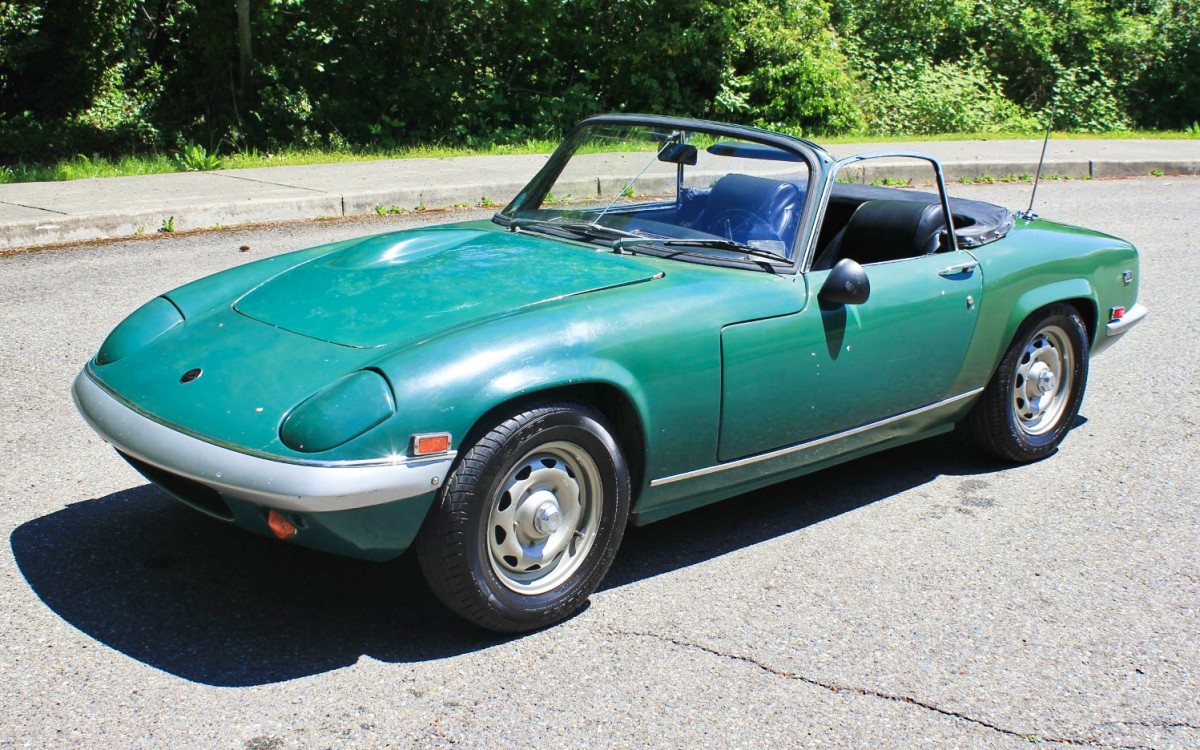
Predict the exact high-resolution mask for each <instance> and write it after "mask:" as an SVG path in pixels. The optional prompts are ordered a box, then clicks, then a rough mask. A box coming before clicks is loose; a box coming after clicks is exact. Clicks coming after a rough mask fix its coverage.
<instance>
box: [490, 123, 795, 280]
mask: <svg viewBox="0 0 1200 750" xmlns="http://www.w3.org/2000/svg"><path fill="white" fill-rule="evenodd" d="M809 175H810V169H809V165H808V163H807V161H805V160H804V158H803V157H801V156H799V155H797V154H794V153H792V152H790V151H786V150H784V149H782V148H779V147H778V146H775V145H771V144H769V143H760V142H756V141H753V140H748V139H743V138H738V137H731V136H727V135H723V134H718V133H710V132H701V131H689V130H684V129H679V128H674V127H668V126H659V125H646V124H630V123H598V124H593V125H590V126H587V127H584V128H582V129H580V130H578V131H576V132H575V133H574V134H573V136H572V137H571V139H570V140H569V141H568V142H567V143H565V144H564V146H563V147H562V148H561V149H560V151H559V152H557V153H556V154H555V156H554V157H553V158H552V160H551V162H550V164H548V165H547V168H546V169H545V170H543V172H542V174H539V175H538V177H536V178H535V179H534V181H533V182H531V183H530V185H529V186H528V187H526V189H525V190H524V191H522V193H521V194H520V195H519V196H518V197H517V199H516V200H514V201H513V203H512V204H511V205H509V206H508V208H506V209H505V210H504V212H503V213H502V214H501V217H502V218H503V219H505V220H507V221H509V222H511V224H512V225H513V226H516V227H518V228H522V229H528V230H531V231H540V232H544V233H547V234H557V235H560V236H565V237H571V238H573V239H585V240H589V241H595V242H604V243H606V244H611V245H612V246H613V247H614V248H618V249H626V250H630V251H644V250H647V249H658V250H660V251H665V250H668V249H669V250H670V252H671V253H672V254H684V255H688V256H697V255H700V256H704V257H710V258H711V257H730V258H741V259H748V258H751V257H753V258H757V259H759V261H760V262H761V261H762V259H768V260H770V261H771V262H773V263H788V262H790V259H791V258H793V257H794V255H793V254H794V253H795V252H796V249H797V248H796V247H795V245H796V235H797V233H798V230H799V228H800V216H801V214H802V213H803V209H804V201H805V196H806V194H807V192H808V183H809Z"/></svg>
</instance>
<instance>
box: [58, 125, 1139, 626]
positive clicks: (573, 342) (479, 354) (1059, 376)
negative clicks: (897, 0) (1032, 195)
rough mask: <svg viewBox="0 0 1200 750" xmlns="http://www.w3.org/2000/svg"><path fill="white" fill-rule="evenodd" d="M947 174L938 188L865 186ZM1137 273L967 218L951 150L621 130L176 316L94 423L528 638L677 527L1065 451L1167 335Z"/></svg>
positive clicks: (108, 366)
mask: <svg viewBox="0 0 1200 750" xmlns="http://www.w3.org/2000/svg"><path fill="white" fill-rule="evenodd" d="M877 156H888V157H891V158H896V157H910V158H914V159H923V160H924V161H925V166H926V167H928V168H929V169H930V174H931V177H932V178H933V179H932V180H931V182H936V184H937V186H938V189H937V192H930V193H924V192H916V191H912V190H903V189H892V188H880V187H871V186H867V185H859V184H851V183H847V182H842V181H839V179H838V177H839V174H841V176H842V179H845V178H846V176H847V175H849V174H853V170H849V171H847V170H845V168H846V167H853V166H854V165H857V164H859V163H860V162H861V161H862V160H864V159H869V158H874V157H877ZM1137 285H1138V256H1137V251H1136V250H1135V249H1134V248H1133V247H1132V246H1131V245H1130V244H1129V243H1127V242H1124V241H1122V240H1119V239H1116V238H1114V237H1110V236H1107V235H1104V234H1100V233H1097V232H1093V231H1089V230H1086V229H1080V228H1077V227H1070V226H1064V225H1061V224H1055V223H1052V222H1049V221H1045V220H1042V219H1038V218H1036V217H1035V216H1034V215H1033V214H1031V213H1025V214H1022V215H1017V216H1014V215H1013V214H1012V213H1010V212H1009V211H1007V210H1005V209H1003V208H1000V207H998V206H994V205H991V204H988V203H982V202H979V201H970V200H958V199H951V198H949V197H948V196H947V194H946V188H945V184H944V179H943V177H942V172H941V167H940V165H939V164H938V163H937V161H936V160H935V159H933V158H931V157H928V156H923V155H920V154H869V155H865V156H860V157H854V158H851V159H845V160H842V161H835V160H834V159H833V158H832V157H831V156H830V155H829V154H828V153H827V152H826V151H825V150H823V149H822V148H820V147H819V146H817V145H815V144H813V143H810V142H808V141H805V140H801V139H798V138H792V137H789V136H784V135H780V134H776V133H771V132H768V131H764V130H758V129H755V128H747V127H738V126H732V125H722V124H718V123H711V122H703V121H697V120H689V119H678V118H667V117H651V116H636V115H608V116H602V117H594V118H591V119H588V120H585V121H584V122H583V123H581V124H580V125H579V126H577V127H576V128H575V129H574V130H572V131H571V132H570V133H569V134H568V136H567V137H566V139H565V140H564V142H563V144H562V145H561V146H560V147H559V148H558V150H557V151H555V153H554V154H553V155H552V156H551V157H550V158H549V160H548V162H547V163H546V165H545V167H544V168H543V169H542V170H541V171H540V172H539V173H538V174H537V176H535V177H534V178H533V180H532V181H531V182H530V183H529V184H528V185H527V186H526V187H525V188H524V189H523V190H522V191H521V192H520V194H519V195H517V197H516V198H515V199H514V200H513V202H512V203H511V204H509V205H508V206H507V207H506V208H505V209H504V210H503V211H501V212H500V213H497V214H496V215H495V217H494V218H493V219H492V220H491V221H477V222H467V223H459V224H450V225H444V226H435V227H429V228H425V229H416V230H408V231H400V232H391V233H387V234H380V235H376V236H373V237H366V238H362V239H356V240H350V241H346V242H339V243H336V244H332V245H326V246H323V247H316V248H312V249H308V250H301V251H299V252H294V253H290V254H287V255H281V256H278V257H274V258H269V259H266V260H260V261H258V262H254V263H249V264H246V265H243V266H240V267H238V268H233V269H231V270H228V271H225V272H223V273H219V274H216V275H214V276H210V277H208V278H204V279H200V280H199V281H195V282H193V283H190V284H188V285H186V286H183V287H180V288H179V289H176V290H174V291H172V292H168V293H166V294H164V295H162V296H160V297H156V298H155V299H153V300H151V301H149V302H148V303H146V304H145V305H143V306H142V307H140V308H139V309H137V310H136V311H134V312H133V313H132V314H131V315H130V316H129V317H128V318H126V319H125V320H124V321H123V322H122V323H121V324H120V325H119V326H117V328H116V329H115V330H113V332H112V333H111V334H110V335H109V336H108V338H107V339H106V340H105V341H104V343H103V344H102V345H101V347H100V350H99V352H98V353H97V354H96V356H95V358H94V359H92V360H91V361H90V362H88V363H87V365H86V367H84V369H83V372H82V373H80V375H79V377H78V378H77V379H76V381H75V384H74V397H75V401H76V403H77V405H78V408H79V411H80V412H81V413H82V414H83V416H84V418H85V419H86V420H87V421H88V423H89V424H90V425H91V426H92V427H93V428H94V429H95V430H96V431H97V432H99V433H100V435H101V436H102V437H103V438H104V439H105V440H107V441H108V442H110V443H111V444H112V445H113V446H114V447H115V448H116V449H117V451H119V452H120V454H121V455H122V456H123V457H124V458H125V459H126V460H128V461H129V463H130V464H132V465H133V466H134V467H135V468H136V469H137V470H138V471H140V472H141V473H142V474H143V475H145V476H146V477H147V478H148V479H149V480H150V481H152V482H154V483H155V484H157V485H158V486H160V487H161V488H163V489H164V490H166V491H167V492H168V493H170V494H171V495H173V496H174V497H176V498H178V499H179V500H181V501H182V502H184V503H186V504H187V505H189V506H191V507H193V508H195V509H197V510H199V511H201V512H203V513H206V514H208V515H210V516H213V517H215V518H218V519H221V520H223V521H227V522H229V523H233V524H237V525H238V526H242V527H244V528H247V529H250V530H253V531H257V532H259V533H262V534H267V535H272V536H274V537H277V538H279V539H281V540H285V541H286V542H287V543H291V544H300V545H305V546H308V547H312V548H315V549H321V550H326V551H329V552H335V553H339V554H344V555H352V556H355V557H361V558H367V559H372V560H384V559H389V558H393V557H395V556H397V555H399V554H400V553H401V552H403V551H404V550H405V549H406V548H408V547H409V546H410V545H414V544H415V545H416V552H417V556H418V559H419V561H420V565H421V568H422V570H423V571H424V573H425V576H426V578H427V579H428V581H429V584H430V586H431V587H432V589H433V590H434V592H435V593H436V594H437V595H438V597H439V598H440V599H441V600H442V601H443V602H445V604H446V605H447V606H448V607H450V608H451V609H453V610H454V611H455V612H457V613H459V614H460V615H462V616H463V617H465V618H467V619H469V620H471V621H473V622H475V623H477V624H479V625H482V626H484V627H487V628H491V629H494V630H498V631H520V630H528V629H531V628H536V627H540V626H544V625H546V624H549V623H552V622H555V621H557V620H560V619H562V618H563V617H566V616H567V615H569V614H570V613H571V612H573V611H575V610H576V609H577V608H578V607H580V606H581V605H582V603H583V602H584V601H585V600H586V598H587V597H588V595H589V594H590V593H591V592H592V591H594V590H595V588H596V587H597V585H598V584H599V583H600V581H601V579H602V578H603V577H604V575H605V573H606V571H607V570H608V567H609V564H610V563H611V562H612V560H613V556H614V555H615V554H616V552H617V547H618V545H619V544H620V541H621V537H622V533H623V531H624V528H625V524H626V523H627V521H632V522H633V523H637V524H643V523H648V522H650V521H655V520H657V519H660V518H664V517H666V516H670V515H672V514H675V513H679V512H681V511H684V510H687V509H689V508H694V507H696V506H698V505H703V504H705V503H711V502H714V501H716V500H721V499H723V498H728V497H731V496H733V495H736V494H739V493H743V492H746V491H748V490H751V489H754V488H756V487H761V486H763V485H766V484H769V483H772V482H778V481H781V480H784V479H789V478H791V477H795V476H798V475H800V474H803V473H805V472H811V471H814V470H816V469H820V468H822V467H825V466H829V465H831V464H834V463H837V462H840V461H846V460H849V459H852V458H855V457H858V456H862V455H864V454H866V453H869V452H872V451H878V450H882V449H885V448H888V447H891V446H895V445H899V444H901V443H905V442H909V441H913V440H918V439H921V438H924V437H928V436H931V435H936V434H938V433H942V432H945V431H947V430H951V429H953V428H954V427H955V426H956V425H960V426H961V427H962V428H963V429H964V430H965V431H966V432H967V433H968V434H969V435H971V436H972V437H973V438H974V440H975V441H976V442H977V443H978V444H979V446H980V447H981V448H982V449H984V450H986V451H990V452H991V453H994V454H996V455H998V456H1001V457H1003V458H1005V459H1008V460H1011V461H1034V460H1037V459H1040V458H1043V457H1045V456H1047V455H1049V454H1051V453H1052V452H1054V450H1055V448H1056V447H1057V445H1058V444H1059V442H1060V441H1061V440H1062V439H1063V437H1064V436H1065V435H1066V433H1067V431H1068V430H1069V429H1070V428H1071V426H1072V423H1073V422H1074V420H1075V417H1076V413H1077V411H1078V409H1079V403H1080V400H1081V399H1082V398H1083V393H1084V386H1085V383H1086V381H1087V374H1088V362H1089V358H1090V357H1091V356H1092V355H1093V354H1096V353H1097V352H1099V351H1101V350H1103V349H1104V348H1105V347H1107V346H1109V345H1110V344H1112V343H1113V342H1114V341H1115V340H1116V338H1117V337H1119V336H1120V335H1121V334H1123V333H1125V332H1126V331H1127V330H1128V329H1129V328H1130V327H1131V326H1133V325H1134V324H1135V323H1137V322H1138V321H1139V320H1140V319H1141V318H1142V317H1143V316H1144V315H1145V314H1146V310H1145V308H1143V307H1142V306H1141V305H1139V304H1137V288H1138V286H1137Z"/></svg>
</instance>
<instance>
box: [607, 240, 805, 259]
mask: <svg viewBox="0 0 1200 750" xmlns="http://www.w3.org/2000/svg"><path fill="white" fill-rule="evenodd" d="M638 245H664V246H666V247H679V246H682V247H714V248H717V249H718V250H730V251H733V252H735V253H745V254H746V255H754V256H757V257H759V258H767V259H769V260H774V261H778V262H780V263H786V264H788V265H791V264H792V259H791V258H789V257H787V256H786V255H782V254H780V253H777V252H774V251H773V250H764V249H762V248H761V247H753V246H751V245H745V244H742V243H741V242H735V241H734V240H726V239H720V238H716V237H714V238H697V239H691V240H689V239H665V240H660V239H655V238H652V237H635V238H630V239H618V240H613V243H612V247H613V250H616V251H618V252H619V251H621V250H623V249H624V248H627V247H636V246H638Z"/></svg>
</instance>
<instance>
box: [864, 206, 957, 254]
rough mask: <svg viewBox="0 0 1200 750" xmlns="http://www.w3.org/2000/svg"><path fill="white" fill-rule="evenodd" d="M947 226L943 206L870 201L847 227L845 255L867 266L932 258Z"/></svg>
mask: <svg viewBox="0 0 1200 750" xmlns="http://www.w3.org/2000/svg"><path fill="white" fill-rule="evenodd" d="M945 227H946V219H945V214H944V213H943V211H942V206H941V204H940V203H919V202H916V201H906V200H898V201H897V200H879V201H867V202H866V203H863V204H862V205H860V206H859V207H858V208H857V209H855V211H854V213H853V214H852V215H851V216H850V221H849V222H848V223H847V224H846V232H845V237H844V238H843V239H842V252H841V256H842V257H844V258H853V259H854V260H856V261H858V262H859V263H864V264H865V263H878V262H880V261H885V260H898V259H900V258H915V257H917V256H921V255H928V254H930V253H932V252H936V251H937V248H938V232H940V231H941V230H942V229H944V228H945Z"/></svg>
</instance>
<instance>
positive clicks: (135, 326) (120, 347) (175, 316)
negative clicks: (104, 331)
mask: <svg viewBox="0 0 1200 750" xmlns="http://www.w3.org/2000/svg"><path fill="white" fill-rule="evenodd" d="M182 324H183V315H181V314H180V313H179V310H177V309H176V308H175V305H173V304H171V303H170V301H168V300H167V299H166V298H165V297H155V298H154V299H152V300H150V301H149V302H147V303H146V304H144V305H142V306H141V307H139V308H138V309H136V310H134V311H133V312H132V313H130V314H129V317H127V318H125V320H122V321H121V322H120V324H118V325H117V327H116V328H114V329H113V331H112V333H110V334H108V338H106V339H104V343H103V344H101V345H100V351H99V353H97V354H96V364H98V365H107V364H109V363H111V362H116V361H117V360H118V359H120V358H121V357H124V356H126V355H128V354H132V353H134V352H136V351H137V350H138V349H141V348H143V347H145V346H146V345H148V344H149V343H150V342H152V341H154V340H155V339H157V338H158V337H159V336H162V335H163V334H164V333H166V332H167V331H169V330H171V329H172V328H174V327H176V326H178V325H182Z"/></svg>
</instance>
